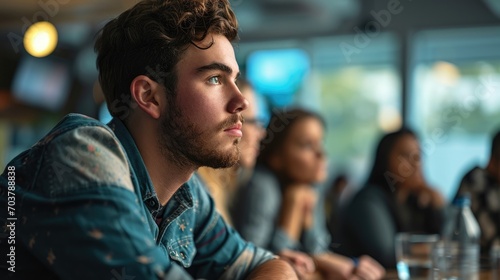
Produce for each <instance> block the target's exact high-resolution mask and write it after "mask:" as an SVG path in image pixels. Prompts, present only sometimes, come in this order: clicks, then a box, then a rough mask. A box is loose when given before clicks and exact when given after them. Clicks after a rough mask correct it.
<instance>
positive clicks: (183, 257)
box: [181, 252, 186, 260]
mask: <svg viewBox="0 0 500 280" xmlns="http://www.w3.org/2000/svg"><path fill="white" fill-rule="evenodd" d="M181 258H182V259H183V260H184V259H185V258H186V255H184V253H183V252H181Z"/></svg>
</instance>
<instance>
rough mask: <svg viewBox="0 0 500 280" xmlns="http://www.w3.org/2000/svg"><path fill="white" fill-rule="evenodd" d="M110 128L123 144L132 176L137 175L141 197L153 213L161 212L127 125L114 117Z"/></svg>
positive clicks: (109, 124)
mask: <svg viewBox="0 0 500 280" xmlns="http://www.w3.org/2000/svg"><path fill="white" fill-rule="evenodd" d="M108 126H109V127H110V128H111V129H112V130H113V131H114V133H115V135H116V137H117V138H118V140H120V143H121V144H122V146H123V148H124V149H125V152H126V153H127V156H128V159H129V161H130V166H131V169H132V174H135V177H136V180H137V184H138V185H139V187H140V190H141V195H142V199H143V201H144V203H145V204H146V205H147V207H148V208H149V210H150V211H151V212H154V211H159V210H160V207H161V205H160V202H159V200H158V196H157V195H156V192H155V190H154V187H153V183H152V182H151V178H150V177H149V173H148V171H147V169H146V165H145V164H144V161H143V160H142V156H141V153H140V152H139V149H138V148H137V146H136V145H135V141H134V139H133V138H132V135H131V134H130V132H129V131H128V129H127V127H126V126H125V124H124V123H123V122H122V121H121V120H120V119H119V118H116V117H114V118H113V119H112V120H111V121H110V122H109V123H108Z"/></svg>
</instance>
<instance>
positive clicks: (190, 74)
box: [160, 34, 248, 168]
mask: <svg viewBox="0 0 500 280" xmlns="http://www.w3.org/2000/svg"><path fill="white" fill-rule="evenodd" d="M212 41H213V44H212V46H211V47H209V48H208V49H200V48H197V47H196V46H194V45H189V47H188V48H187V50H186V51H185V52H184V54H183V55H182V57H181V59H180V61H179V62H178V63H177V65H176V71H177V87H176V88H177V91H176V97H175V102H174V103H172V104H169V105H168V108H165V111H166V112H165V114H164V115H165V117H164V118H162V120H161V137H160V138H161V139H160V147H162V148H163V149H164V148H166V149H168V150H169V151H170V152H171V153H170V157H171V158H170V159H173V160H177V161H179V158H181V159H182V158H184V159H187V160H188V162H187V163H191V164H195V165H196V166H209V167H214V168H220V167H229V166H232V165H234V164H235V163H236V162H237V161H238V158H239V147H238V143H239V141H240V139H241V136H242V133H241V125H242V117H241V111H242V110H244V109H245V108H246V107H247V104H248V102H247V101H246V99H245V98H244V97H243V96H242V95H241V93H240V91H239V90H238V87H237V86H236V83H235V81H236V79H237V77H238V75H239V68H238V64H237V63H236V59H235V56H234V50H233V46H232V45H231V43H230V42H229V40H228V39H227V38H226V37H224V36H222V35H211V34H209V35H208V36H207V37H206V38H205V40H203V41H202V42H199V43H198V44H197V45H198V46H200V47H206V46H209V45H210V43H211V42H212ZM167 156H168V155H167ZM179 163H181V164H183V163H184V164H185V163H186V162H182V161H181V162H179Z"/></svg>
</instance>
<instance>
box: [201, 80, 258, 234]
mask: <svg viewBox="0 0 500 280" xmlns="http://www.w3.org/2000/svg"><path fill="white" fill-rule="evenodd" d="M237 84H238V87H239V89H240V91H241V94H243V96H244V97H245V98H246V99H247V101H248V108H247V109H246V110H245V111H243V112H242V116H243V119H244V122H243V126H242V128H241V132H242V134H243V136H242V137H241V142H240V158H239V160H238V163H237V164H235V165H234V166H232V167H229V168H219V169H215V168H210V167H200V168H199V169H198V171H197V173H198V174H199V175H200V177H201V179H202V180H203V181H204V182H205V183H206V184H205V185H206V187H207V188H208V190H209V192H210V194H211V195H212V197H213V199H214V202H215V207H216V208H217V210H218V211H219V213H220V214H221V216H222V217H223V218H224V219H225V220H226V222H228V223H229V224H232V219H231V217H230V215H229V208H230V207H231V203H232V202H233V201H234V194H235V192H236V191H237V188H238V185H240V184H243V183H244V182H246V181H247V180H248V179H249V176H251V174H252V172H253V169H254V167H255V161H256V159H257V155H258V154H259V147H260V141H261V140H262V138H263V137H264V135H265V130H264V128H263V125H262V123H261V122H260V121H259V120H258V119H257V111H258V107H257V100H256V93H255V91H254V89H253V87H252V85H251V84H250V83H249V82H248V81H247V80H246V79H244V78H242V77H240V78H239V79H238V82H237Z"/></svg>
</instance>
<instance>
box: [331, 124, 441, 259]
mask: <svg viewBox="0 0 500 280" xmlns="http://www.w3.org/2000/svg"><path fill="white" fill-rule="evenodd" d="M443 207H444V200H443V198H442V196H441V194H440V193H438V192H437V191H435V190H434V189H433V188H431V187H429V185H428V184H427V182H426V181H425V179H424V176H423V173H422V167H421V152H420V145H419V142H418V139H417V136H416V134H415V133H414V132H413V131H411V130H410V129H407V128H403V129H400V130H398V131H395V132H392V133H389V134H386V135H385V136H383V137H382V139H381V140H380V142H379V144H378V146H377V150H376V154H375V159H374V163H373V167H372V170H371V172H370V175H369V176H368V180H367V182H366V184H365V186H364V187H363V188H362V189H361V190H360V191H359V192H358V193H357V194H356V195H355V196H354V198H353V199H352V200H351V202H350V203H349V204H348V205H347V206H346V207H345V208H344V209H343V210H342V214H341V232H342V246H341V248H340V249H341V250H342V252H343V253H345V254H347V255H351V256H357V255H361V254H367V255H370V256H372V257H373V258H375V259H376V260H377V261H379V262H380V263H381V264H383V265H384V266H385V267H387V268H394V267H395V247H394V240H395V235H396V234H397V233H398V232H416V233H439V232H440V231H441V225H442V221H443Z"/></svg>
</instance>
